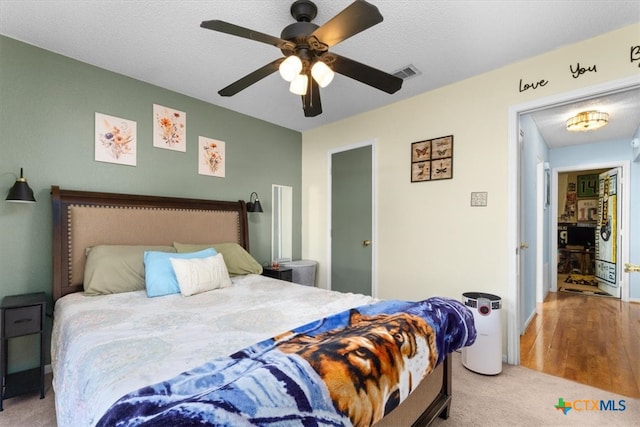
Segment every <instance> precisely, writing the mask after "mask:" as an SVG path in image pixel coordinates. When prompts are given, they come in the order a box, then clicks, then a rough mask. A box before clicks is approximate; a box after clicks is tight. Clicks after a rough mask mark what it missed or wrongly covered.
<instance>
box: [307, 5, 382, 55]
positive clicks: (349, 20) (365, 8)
mask: <svg viewBox="0 0 640 427" xmlns="http://www.w3.org/2000/svg"><path fill="white" fill-rule="evenodd" d="M382 19H383V18H382V15H381V14H380V11H379V10H378V8H377V7H375V6H374V5H372V4H370V3H367V2H366V1H363V0H356V1H354V2H353V3H351V5H349V6H347V7H346V8H345V9H343V10H342V12H340V13H338V14H337V15H336V16H334V17H333V18H331V19H330V20H329V21H328V22H326V23H325V24H324V25H322V26H320V27H319V28H317V29H316V30H315V31H314V32H313V33H312V34H311V35H312V36H315V37H316V38H317V39H318V40H319V41H320V42H321V43H322V44H325V45H327V46H328V47H331V46H333V45H336V44H338V43H340V42H341V41H343V40H346V39H348V38H349V37H351V36H354V35H356V34H358V33H359V32H361V31H364V30H366V29H367V28H370V27H373V26H374V25H376V24H379V23H380V22H382Z"/></svg>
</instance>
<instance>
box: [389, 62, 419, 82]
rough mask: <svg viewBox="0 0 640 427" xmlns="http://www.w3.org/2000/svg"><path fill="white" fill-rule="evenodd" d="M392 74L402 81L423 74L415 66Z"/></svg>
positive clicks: (409, 66)
mask: <svg viewBox="0 0 640 427" xmlns="http://www.w3.org/2000/svg"><path fill="white" fill-rule="evenodd" d="M392 74H393V75H394V76H396V77H400V78H401V79H402V80H406V79H409V78H411V77H414V76H417V75H419V74H421V73H420V70H418V69H417V68H416V67H415V66H414V65H407V66H406V67H403V68H401V69H400V70H398V71H396V72H395V73H392Z"/></svg>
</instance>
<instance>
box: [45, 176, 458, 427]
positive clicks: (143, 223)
mask: <svg viewBox="0 0 640 427" xmlns="http://www.w3.org/2000/svg"><path fill="white" fill-rule="evenodd" d="M51 202H52V207H53V289H52V296H53V301H54V304H55V302H56V301H57V300H58V299H59V298H61V297H63V296H64V295H67V294H70V293H73V292H82V291H83V284H82V282H83V278H84V258H85V250H86V248H87V247H91V246H93V245H98V244H114V245H115V244H120V245H134V244H139V245H142V244H144V245H172V244H173V242H187V243H202V244H209V243H221V242H236V243H238V244H240V245H241V246H243V247H244V248H245V249H246V250H247V251H248V250H249V233H248V222H247V206H246V203H245V202H244V201H243V200H239V201H237V202H230V201H215V200H200V199H187V198H175V197H156V196H140V195H130V194H114V193H103V192H88V191H74V190H62V189H60V188H59V187H58V186H52V187H51ZM429 402H430V403H429ZM427 403H428V404H427ZM450 405H451V358H450V357H449V356H447V357H446V358H445V360H444V362H443V363H442V364H440V365H439V366H438V367H437V368H436V369H435V370H434V371H433V372H432V373H431V374H430V375H429V378H428V379H427V380H425V381H422V383H421V384H420V386H419V387H418V388H417V389H416V390H414V392H413V393H411V395H409V397H408V398H407V399H406V400H405V401H404V402H402V403H401V404H400V406H398V408H396V409H395V410H394V411H392V412H391V413H389V414H388V415H386V416H385V417H384V418H383V419H382V420H380V422H378V423H377V424H376V426H380V427H382V426H398V425H413V426H424V425H428V424H430V423H431V422H432V421H433V420H434V419H435V418H436V417H438V416H439V417H441V418H445V419H446V418H448V417H449V409H450ZM425 406H426V407H427V408H426V409H425Z"/></svg>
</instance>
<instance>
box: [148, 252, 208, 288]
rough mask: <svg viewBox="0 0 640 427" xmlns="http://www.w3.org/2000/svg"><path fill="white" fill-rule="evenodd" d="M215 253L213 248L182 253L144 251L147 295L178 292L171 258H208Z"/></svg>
mask: <svg viewBox="0 0 640 427" xmlns="http://www.w3.org/2000/svg"><path fill="white" fill-rule="evenodd" d="M217 253H218V252H216V250H215V249H213V248H209V249H205V250H202V251H198V252H187V253H182V254H176V253H168V252H156V251H146V252H145V253H144V276H145V287H146V288H147V296H148V297H159V296H162V295H170V294H177V293H180V286H178V279H177V277H176V273H175V272H174V271H173V265H172V264H171V258H181V259H193V258H208V257H210V256H214V255H216V254H217Z"/></svg>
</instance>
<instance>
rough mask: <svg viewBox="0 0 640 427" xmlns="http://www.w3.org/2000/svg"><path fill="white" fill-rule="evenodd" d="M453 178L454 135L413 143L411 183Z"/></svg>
mask: <svg viewBox="0 0 640 427" xmlns="http://www.w3.org/2000/svg"><path fill="white" fill-rule="evenodd" d="M451 178H453V135H449V136H443V137H440V138H434V139H427V140H424V141H418V142H413V143H411V182H421V181H436V180H440V179H451Z"/></svg>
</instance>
